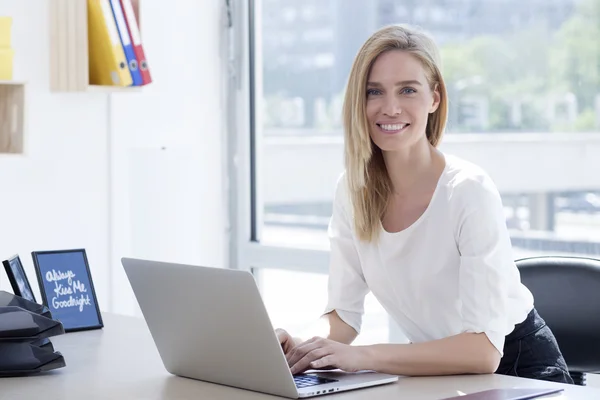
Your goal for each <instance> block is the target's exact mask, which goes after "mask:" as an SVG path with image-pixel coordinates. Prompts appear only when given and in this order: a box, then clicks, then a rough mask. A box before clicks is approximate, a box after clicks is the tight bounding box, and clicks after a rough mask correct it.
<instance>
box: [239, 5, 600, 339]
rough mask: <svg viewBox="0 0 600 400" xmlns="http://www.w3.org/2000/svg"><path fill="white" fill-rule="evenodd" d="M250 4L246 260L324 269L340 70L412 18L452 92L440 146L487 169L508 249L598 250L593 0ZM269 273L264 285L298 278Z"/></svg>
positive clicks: (598, 32)
mask: <svg viewBox="0 0 600 400" xmlns="http://www.w3.org/2000/svg"><path fill="white" fill-rule="evenodd" d="M250 7H251V8H252V9H251V12H252V16H251V20H252V21H251V30H252V32H251V34H252V35H251V51H252V54H251V57H252V58H253V67H254V69H253V70H252V71H253V74H252V81H251V82H252V87H251V92H252V96H251V104H252V107H251V110H252V116H251V117H252V121H253V123H252V124H251V137H252V141H251V144H252V146H250V147H251V148H250V151H251V163H250V166H251V171H252V173H251V174H249V175H250V178H249V185H248V188H249V191H250V192H251V200H252V201H251V204H252V207H251V210H250V215H249V216H248V215H243V216H244V217H247V218H250V219H251V220H252V224H250V227H251V232H250V238H251V240H250V243H249V244H248V249H251V250H248V251H246V250H244V252H243V255H242V256H241V259H242V260H243V261H242V262H243V263H247V264H249V266H250V267H255V266H256V264H261V263H262V266H268V267H270V268H288V267H291V266H290V265H289V264H293V262H292V261H291V259H292V258H293V259H294V262H296V261H298V260H302V259H304V257H305V256H306V257H308V258H309V259H310V266H311V267H314V268H315V269H317V270H319V271H320V272H321V273H323V274H324V273H326V272H327V249H328V243H327V236H326V229H327V223H328V220H329V216H330V214H331V202H332V197H333V193H334V187H335V182H336V180H337V178H338V177H339V175H340V173H341V172H342V170H343V135H342V126H341V118H340V113H341V107H342V97H343V92H344V86H345V83H346V78H347V75H348V72H349V70H350V67H351V64H352V61H353V58H354V56H355V54H356V52H357V50H358V49H359V47H360V46H361V44H362V43H363V42H364V40H365V39H366V38H367V37H368V36H369V35H370V34H371V33H372V32H373V31H374V30H375V29H377V28H379V27H381V26H383V25H386V24H391V23H415V24H418V25H419V26H421V27H423V28H424V29H426V30H428V31H429V32H430V33H431V34H432V35H433V36H434V38H435V39H436V41H437V43H438V44H439V46H440V48H441V52H442V59H443V74H444V77H445V80H446V84H447V87H448V91H449V96H450V104H451V109H450V115H449V120H448V129H447V134H446V136H445V137H444V139H443V141H442V145H441V148H442V150H444V151H446V152H449V153H452V154H456V155H458V156H461V157H464V158H466V159H468V160H471V161H473V162H475V163H477V164H479V165H480V166H482V167H483V168H484V169H485V170H486V171H487V172H488V173H489V174H490V175H491V176H492V178H493V179H494V181H495V182H496V184H497V185H498V188H499V189H500V191H501V193H502V197H503V201H504V205H505V211H506V222H507V226H508V228H509V229H510V232H511V237H512V240H513V246H514V249H515V258H521V257H525V256H530V255H537V254H565V253H567V254H578V255H600V177H599V176H598V173H597V171H600V159H598V157H597V154H598V153H599V152H600V134H599V132H600V45H599V44H598V40H597V38H598V37H600V2H599V1H597V0H495V1H487V0H486V1H484V0H456V1H447V0H430V1H428V2H426V3H423V2H417V1H412V0H404V1H398V0H379V1H362V0H352V1H347V0H344V1H342V0H304V1H301V2H298V1H296V0H255V1H251V2H250ZM440 10H444V13H443V15H446V16H447V17H443V15H442V14H441V13H440ZM282 15H285V16H286V17H285V18H282V17H281V16H282ZM290 16H294V17H290ZM448 16H454V17H453V18H450V17H448ZM276 38H280V40H276ZM283 38H294V40H293V42H291V41H285V40H283ZM244 254H245V255H244ZM265 260H266V261H265ZM308 263H309V262H308V261H307V265H308ZM292 269H293V270H297V269H298V268H292ZM265 274H266V276H268V277H269V279H265V281H264V282H265V288H266V290H267V291H269V290H274V289H269V285H273V286H277V285H279V284H281V285H284V286H285V285H286V283H284V282H286V280H289V279H292V280H294V279H304V278H305V276H304V277H303V278H301V276H302V274H303V273H302V272H289V271H288V272H286V273H284V274H283V275H279V274H278V273H276V272H273V271H270V272H266V273H265ZM294 274H300V275H294ZM284 275H285V277H284ZM310 279H312V280H314V281H315V282H317V281H319V279H320V278H317V277H314V276H311V278H310ZM315 285H318V284H316V283H315ZM315 287H316V286H315ZM318 287H319V290H324V288H323V287H322V285H321V286H318ZM275 301H277V300H269V302H271V306H272V304H273V303H272V302H275ZM321 303H323V300H322V301H321ZM323 304H324V303H323ZM323 304H321V306H323ZM321 306H320V307H316V308H315V310H316V309H317V308H318V309H319V310H321ZM382 326H383V325H382ZM372 329H374V330H376V329H378V328H376V327H373V328H372Z"/></svg>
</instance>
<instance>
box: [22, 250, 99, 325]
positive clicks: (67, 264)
mask: <svg viewBox="0 0 600 400" xmlns="http://www.w3.org/2000/svg"><path fill="white" fill-rule="evenodd" d="M31 256H32V258H33V263H34V265H35V270H36V274H37V278H38V282H39V286H40V293H41V295H42V300H43V303H44V305H45V306H47V307H48V308H49V309H50V311H51V312H52V317H53V318H55V319H57V320H59V321H60V322H62V324H63V326H64V328H65V332H73V331H82V330H87V329H99V328H102V327H103V326H104V324H103V322H102V316H101V314H100V309H99V307H98V301H97V299H96V292H95V290H94V282H93V280H92V275H91V273H90V266H89V264H88V259H87V255H86V252H85V249H72V250H53V251H34V252H32V253H31Z"/></svg>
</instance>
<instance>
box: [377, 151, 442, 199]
mask: <svg viewBox="0 0 600 400" xmlns="http://www.w3.org/2000/svg"><path fill="white" fill-rule="evenodd" d="M441 157H442V156H441V154H440V153H439V151H438V150H437V149H435V148H434V147H433V146H432V145H431V144H430V143H429V141H428V140H427V139H425V140H423V141H420V142H418V143H416V144H415V145H414V146H412V147H410V148H407V149H402V151H394V152H389V151H388V152H384V153H383V159H384V161H385V166H386V169H387V171H388V175H389V177H390V180H391V182H392V187H393V191H394V195H399V196H405V195H407V194H409V192H412V191H413V190H414V189H417V190H418V188H419V187H420V186H422V185H427V184H428V181H429V179H428V178H429V177H431V176H432V174H433V175H435V174H437V175H438V177H439V173H438V168H436V167H437V166H438V163H439V161H440V158H441Z"/></svg>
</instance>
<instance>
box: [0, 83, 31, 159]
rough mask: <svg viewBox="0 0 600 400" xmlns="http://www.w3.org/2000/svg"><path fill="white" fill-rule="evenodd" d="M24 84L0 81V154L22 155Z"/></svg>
mask: <svg viewBox="0 0 600 400" xmlns="http://www.w3.org/2000/svg"><path fill="white" fill-rule="evenodd" d="M24 114H25V83H24V82H13V81H0V154H7V153H8V154H21V153H23V133H24V127H23V125H24Z"/></svg>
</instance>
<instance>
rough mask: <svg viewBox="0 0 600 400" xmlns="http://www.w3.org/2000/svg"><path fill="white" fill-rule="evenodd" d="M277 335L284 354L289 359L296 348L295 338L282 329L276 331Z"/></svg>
mask: <svg viewBox="0 0 600 400" xmlns="http://www.w3.org/2000/svg"><path fill="white" fill-rule="evenodd" d="M275 334H276V335H277V339H279V344H280V345H281V348H282V349H283V354H285V356H286V357H287V356H288V355H289V354H290V353H291V352H292V350H294V348H295V347H296V342H295V341H294V338H293V337H292V335H290V334H289V333H288V332H287V331H285V330H283V329H280V328H277V329H275Z"/></svg>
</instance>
